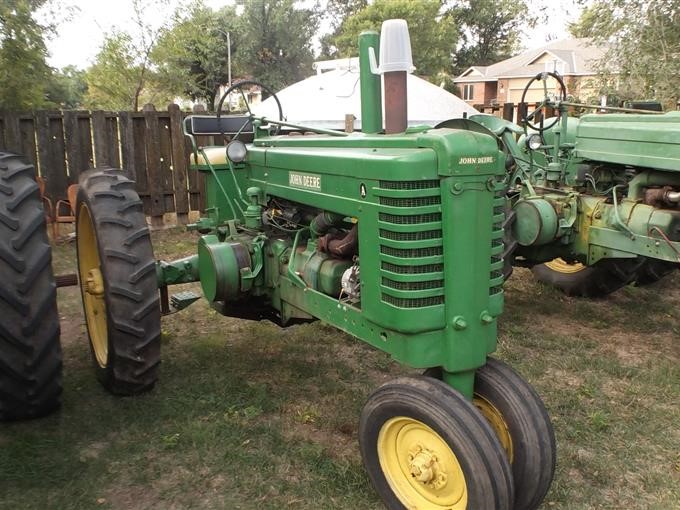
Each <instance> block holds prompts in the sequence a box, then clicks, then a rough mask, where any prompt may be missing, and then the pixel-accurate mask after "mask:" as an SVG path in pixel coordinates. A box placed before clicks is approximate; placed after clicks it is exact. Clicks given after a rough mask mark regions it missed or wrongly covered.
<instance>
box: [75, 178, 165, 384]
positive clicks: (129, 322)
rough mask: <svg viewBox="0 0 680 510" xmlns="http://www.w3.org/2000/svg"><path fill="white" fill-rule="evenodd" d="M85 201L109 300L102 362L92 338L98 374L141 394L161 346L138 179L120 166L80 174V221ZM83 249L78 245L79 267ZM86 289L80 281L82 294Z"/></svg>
mask: <svg viewBox="0 0 680 510" xmlns="http://www.w3.org/2000/svg"><path fill="white" fill-rule="evenodd" d="M83 205H85V206H86V207H87V211H89V214H90V216H91V219H92V225H93V229H94V233H95V237H96V242H97V247H98V251H99V257H100V264H101V266H100V269H101V273H102V277H103V281H104V302H105V305H106V334H107V338H106V342H107V345H108V354H107V360H106V363H105V364H104V365H103V366H102V365H101V364H100V363H99V362H98V361H97V358H96V355H95V350H94V347H93V345H92V340H91V339H90V348H91V351H92V359H93V361H94V365H95V370H96V372H97V378H98V379H99V381H100V382H101V383H102V385H103V386H104V387H105V388H106V389H107V390H109V391H110V392H111V393H114V394H116V395H133V394H138V393H142V392H145V391H148V390H150V389H152V388H153V386H154V385H155V383H156V381H157V379H158V366H159V365H160V351H161V349H160V338H161V314H160V304H159V294H158V285H157V281H156V263H155V258H154V255H153V248H152V246H151V238H150V236H149V229H148V227H147V224H146V218H145V216H144V212H143V209H142V201H141V200H140V199H139V195H138V194H137V192H136V191H135V184H134V182H133V181H131V180H130V179H128V178H127V177H125V175H124V173H123V172H122V171H121V170H119V169H112V168H107V169H95V170H90V171H87V172H85V173H83V174H82V175H81V177H80V187H79V190H78V199H77V203H76V225H77V226H79V225H80V215H81V214H87V212H84V209H83V207H82V206H83ZM77 236H78V234H77ZM80 249H81V248H80V245H78V267H79V268H80V264H81V260H80V259H81V254H80ZM84 293H85V290H84V287H83V285H82V282H81V294H83V298H84ZM86 322H87V321H86ZM89 328H90V325H89V324H88V333H89Z"/></svg>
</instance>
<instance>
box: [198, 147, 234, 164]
mask: <svg viewBox="0 0 680 510" xmlns="http://www.w3.org/2000/svg"><path fill="white" fill-rule="evenodd" d="M203 151H204V152H205V155H206V156H207V157H208V161H209V162H210V164H211V165H213V166H215V165H226V164H227V149H226V148H225V147H205V148H204V149H203ZM191 164H192V165H205V164H206V162H205V159H204V158H203V155H202V154H201V153H200V152H199V153H198V158H194V155H193V154H192V155H191Z"/></svg>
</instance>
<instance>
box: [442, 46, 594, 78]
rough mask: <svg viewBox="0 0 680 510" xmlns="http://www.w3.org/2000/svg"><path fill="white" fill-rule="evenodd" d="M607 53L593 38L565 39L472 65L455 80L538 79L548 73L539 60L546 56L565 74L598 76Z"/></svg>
mask: <svg viewBox="0 0 680 510" xmlns="http://www.w3.org/2000/svg"><path fill="white" fill-rule="evenodd" d="M605 51H606V48H603V47H602V46H595V45H594V44H593V41H592V39H588V38H583V39H561V40H559V41H553V42H551V43H549V44H546V45H545V46H542V47H540V48H535V49H532V50H527V51H525V52H523V53H520V54H519V55H517V56H515V57H511V58H509V59H506V60H502V61H500V62H497V63H495V64H492V65H490V66H472V67H470V68H468V69H466V70H465V71H464V72H463V73H462V74H461V75H460V76H459V77H458V78H456V79H455V80H453V81H454V82H456V83H465V82H479V81H496V80H498V79H499V78H514V77H529V76H535V75H536V74H537V73H540V72H542V71H544V70H545V63H544V62H540V63H536V61H537V60H540V59H541V57H543V56H544V55H546V54H547V55H548V56H549V57H552V59H553V60H556V61H557V62H558V64H559V66H560V67H562V70H561V71H560V74H562V75H565V76H567V75H572V76H573V75H590V74H595V72H596V71H595V65H596V63H597V61H598V60H599V59H601V58H602V57H603V56H604V53H605Z"/></svg>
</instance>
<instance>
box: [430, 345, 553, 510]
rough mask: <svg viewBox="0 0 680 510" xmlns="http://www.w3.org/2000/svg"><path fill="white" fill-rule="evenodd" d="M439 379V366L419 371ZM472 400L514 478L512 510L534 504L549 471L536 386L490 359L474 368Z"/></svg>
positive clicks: (548, 443) (546, 425)
mask: <svg viewBox="0 0 680 510" xmlns="http://www.w3.org/2000/svg"><path fill="white" fill-rule="evenodd" d="M423 375H425V376H427V377H433V378H435V379H437V380H441V378H442V371H441V368H440V367H433V368H428V369H427V370H426V371H425V372H424V374H423ZM472 403H473V404H474V406H475V407H476V408H477V409H479V411H480V412H481V413H482V415H483V416H484V418H486V420H487V422H488V423H489V425H491V427H492V428H493V430H494V432H495V434H496V437H497V438H498V440H499V441H500V443H501V445H502V446H503V449H504V450H505V452H506V454H507V457H508V460H509V462H510V465H511V466H512V476H513V479H514V482H515V506H514V507H513V508H514V510H534V509H536V508H538V507H539V505H540V504H541V502H542V501H543V499H544V498H545V495H546V494H547V492H548V489H549V488H550V484H551V483H552V480H553V476H554V474H555V461H556V457H557V454H556V445H555V432H554V430H553V427H552V423H551V421H550V416H549V415H548V412H547V411H546V409H545V406H544V405H543V402H542V400H541V397H539V396H538V393H536V390H534V389H533V387H532V386H531V385H530V384H529V383H528V382H526V381H525V380H524V379H523V378H522V377H521V376H520V375H519V374H517V372H515V371H514V370H513V369H512V368H510V367H509V366H508V365H506V364H505V363H503V362H502V361H499V360H497V359H495V358H487V362H486V364H485V365H484V366H483V367H481V368H479V369H477V372H476V374H475V389H474V395H473V398H472Z"/></svg>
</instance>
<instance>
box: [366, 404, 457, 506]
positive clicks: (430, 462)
mask: <svg viewBox="0 0 680 510" xmlns="http://www.w3.org/2000/svg"><path fill="white" fill-rule="evenodd" d="M377 450H378V459H379V461H380V467H381V469H382V471H383V473H384V474H385V479H386V480H387V483H388V484H389V485H390V488H391V489H392V491H393V492H394V493H395V494H396V496H397V498H399V500H400V501H401V502H402V504H403V505H404V506H405V507H406V508H408V509H410V510H415V509H428V510H458V509H464V508H466V506H467V499H468V493H467V485H466V483H465V475H464V474H463V469H462V468H461V467H460V463H459V462H458V459H457V458H456V455H455V454H454V453H453V451H452V450H451V447H450V446H449V445H448V444H446V442H445V441H444V440H443V439H442V438H441V436H440V435H439V434H437V433H436V432H435V431H434V430H432V429H431V428H430V427H429V426H427V425H425V424H424V423H422V422H420V421H418V420H415V419H413V418H408V417H405V416H398V417H395V418H392V419H390V420H388V421H387V422H385V423H384V424H383V426H382V428H381V429H380V433H379V434H378V444H377Z"/></svg>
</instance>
